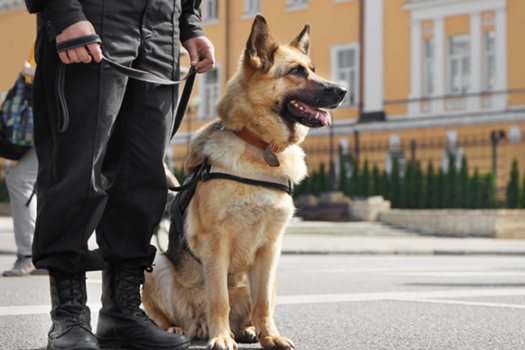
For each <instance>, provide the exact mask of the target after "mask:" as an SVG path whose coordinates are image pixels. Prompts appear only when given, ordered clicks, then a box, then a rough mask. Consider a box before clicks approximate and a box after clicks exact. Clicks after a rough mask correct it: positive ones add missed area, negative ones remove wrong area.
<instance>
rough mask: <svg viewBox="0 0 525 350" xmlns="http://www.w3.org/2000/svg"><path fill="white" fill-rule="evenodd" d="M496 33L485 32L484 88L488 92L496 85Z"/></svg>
mask: <svg viewBox="0 0 525 350" xmlns="http://www.w3.org/2000/svg"><path fill="white" fill-rule="evenodd" d="M495 49H496V33H495V32H494V31H493V30H489V31H486V32H485V40H484V50H483V51H484V56H483V87H484V88H485V90H486V91H490V90H493V89H494V86H495V85H496V50H495Z"/></svg>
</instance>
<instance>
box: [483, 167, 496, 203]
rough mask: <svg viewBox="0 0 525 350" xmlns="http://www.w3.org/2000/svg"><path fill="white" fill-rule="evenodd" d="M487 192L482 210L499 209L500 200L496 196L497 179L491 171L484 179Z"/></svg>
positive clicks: (485, 192)
mask: <svg viewBox="0 0 525 350" xmlns="http://www.w3.org/2000/svg"><path fill="white" fill-rule="evenodd" d="M483 183H484V184H485V186H484V187H485V191H484V195H483V200H482V204H481V205H482V206H481V208H482V209H494V208H497V207H498V198H497V196H496V177H495V176H494V173H493V172H492V171H489V172H488V173H487V174H486V175H485V177H484V178H483Z"/></svg>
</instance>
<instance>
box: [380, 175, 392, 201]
mask: <svg viewBox="0 0 525 350" xmlns="http://www.w3.org/2000/svg"><path fill="white" fill-rule="evenodd" d="M379 195H381V196H383V198H384V199H385V200H390V181H389V177H388V174H387V172H386V170H384V171H383V173H382V174H381V177H380V178H379Z"/></svg>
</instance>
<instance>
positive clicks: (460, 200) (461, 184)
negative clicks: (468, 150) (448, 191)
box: [456, 155, 470, 208]
mask: <svg viewBox="0 0 525 350" xmlns="http://www.w3.org/2000/svg"><path fill="white" fill-rule="evenodd" d="M469 180H470V178H469V175H468V167H467V158H466V157H465V155H463V158H461V169H460V171H459V178H458V186H457V189H458V191H457V201H456V203H457V205H458V208H468V207H469V196H468V191H469Z"/></svg>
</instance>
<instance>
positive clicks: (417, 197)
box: [410, 161, 423, 209]
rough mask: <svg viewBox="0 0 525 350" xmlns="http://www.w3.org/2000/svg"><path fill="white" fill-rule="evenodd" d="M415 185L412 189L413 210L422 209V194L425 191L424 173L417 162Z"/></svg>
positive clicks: (414, 176)
mask: <svg viewBox="0 0 525 350" xmlns="http://www.w3.org/2000/svg"><path fill="white" fill-rule="evenodd" d="M413 180H414V181H413V185H412V187H411V188H410V205H411V208H413V209H419V208H421V192H422V191H423V171H421V163H420V162H419V161H418V162H416V167H415V168H414V174H413Z"/></svg>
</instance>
